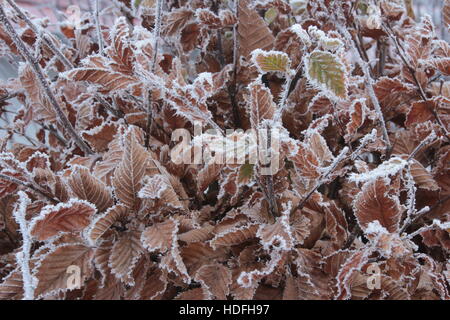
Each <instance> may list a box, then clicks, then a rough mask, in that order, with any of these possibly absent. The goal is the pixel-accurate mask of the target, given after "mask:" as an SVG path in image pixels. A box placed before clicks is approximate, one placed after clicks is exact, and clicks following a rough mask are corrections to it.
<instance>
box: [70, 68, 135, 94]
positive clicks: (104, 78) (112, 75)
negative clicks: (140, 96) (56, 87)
mask: <svg viewBox="0 0 450 320" xmlns="http://www.w3.org/2000/svg"><path fill="white" fill-rule="evenodd" d="M66 77H67V79H69V80H74V81H87V82H89V83H92V84H96V85H99V86H101V90H102V92H110V91H116V90H121V89H127V88H130V87H131V86H134V85H137V84H138V83H139V80H138V79H137V78H135V77H133V76H129V75H126V74H123V73H120V72H116V71H112V70H109V69H100V68H79V69H73V70H71V71H69V72H68V73H67V75H66Z"/></svg>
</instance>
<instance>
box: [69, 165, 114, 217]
mask: <svg viewBox="0 0 450 320" xmlns="http://www.w3.org/2000/svg"><path fill="white" fill-rule="evenodd" d="M68 182H69V185H70V187H71V189H72V191H73V192H74V193H75V194H76V195H77V197H78V198H80V199H82V200H87V201H89V202H91V203H93V204H95V206H96V207H97V208H98V210H99V211H105V210H106V209H108V208H109V207H111V206H112V204H113V199H112V194H111V191H110V190H109V189H108V188H107V187H106V186H105V185H104V184H103V183H102V182H101V181H100V180H98V179H97V178H95V177H94V176H93V175H91V173H90V172H89V170H88V169H87V168H85V167H81V166H77V167H75V168H74V170H73V172H72V174H71V175H70V177H69V179H68Z"/></svg>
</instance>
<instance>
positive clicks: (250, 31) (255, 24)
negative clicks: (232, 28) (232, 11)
mask: <svg viewBox="0 0 450 320" xmlns="http://www.w3.org/2000/svg"><path fill="white" fill-rule="evenodd" d="M251 5H252V3H251V1H249V0H241V1H239V7H238V34H239V53H240V55H242V56H244V57H246V58H249V57H250V54H251V53H252V51H253V50H255V49H262V50H270V49H272V47H273V44H274V42H275V37H274V36H273V35H272V32H271V31H270V29H269V27H268V26H267V24H266V22H265V21H264V19H263V18H262V17H261V16H260V15H259V14H258V12H257V11H256V10H255V9H253V8H251Z"/></svg>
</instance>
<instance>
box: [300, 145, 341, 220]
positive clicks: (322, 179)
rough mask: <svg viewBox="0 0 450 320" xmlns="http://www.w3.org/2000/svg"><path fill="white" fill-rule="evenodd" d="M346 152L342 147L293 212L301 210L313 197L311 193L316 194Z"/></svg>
mask: <svg viewBox="0 0 450 320" xmlns="http://www.w3.org/2000/svg"><path fill="white" fill-rule="evenodd" d="M348 151H349V148H348V147H344V149H342V151H341V153H340V154H339V155H338V156H337V157H336V159H335V160H334V162H333V163H332V164H331V165H330V166H329V167H328V170H327V171H326V172H325V174H323V175H322V176H321V177H320V179H319V181H317V183H316V185H315V186H314V187H313V188H312V189H311V190H310V191H309V192H308V193H307V195H306V196H305V197H304V198H303V199H302V201H300V203H299V204H298V205H297V206H296V207H295V209H294V212H295V211H297V210H300V209H302V208H303V206H304V205H305V203H306V201H308V199H309V198H310V197H311V196H312V195H313V193H314V192H316V190H317V189H319V187H320V186H321V185H323V184H324V183H325V181H326V180H327V179H328V176H329V175H330V174H331V173H333V171H334V170H335V169H336V168H337V166H338V165H339V164H340V163H341V162H342V160H343V159H344V158H345V156H346V154H347V153H348Z"/></svg>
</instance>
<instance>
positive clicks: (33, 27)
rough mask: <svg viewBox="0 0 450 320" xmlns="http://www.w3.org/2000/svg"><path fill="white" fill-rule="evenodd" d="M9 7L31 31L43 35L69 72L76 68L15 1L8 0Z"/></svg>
mask: <svg viewBox="0 0 450 320" xmlns="http://www.w3.org/2000/svg"><path fill="white" fill-rule="evenodd" d="M6 1H7V2H8V3H9V5H10V6H11V7H12V8H13V9H14V11H16V13H17V15H18V16H19V18H20V19H22V20H23V21H25V23H26V24H27V25H28V26H29V27H30V29H31V30H33V32H34V33H35V34H36V36H37V35H39V34H41V35H42V36H41V40H42V41H43V42H44V43H45V44H46V45H47V46H48V47H49V48H50V50H51V51H52V52H53V54H55V55H56V56H58V58H59V59H60V60H61V62H62V63H63V64H64V66H65V68H66V69H67V70H70V69H72V68H74V66H73V64H72V62H70V61H69V59H67V58H66V56H65V55H64V54H63V53H62V52H61V51H60V50H59V49H58V48H57V47H56V46H55V44H54V43H53V41H52V40H51V37H50V36H49V35H48V34H47V33H46V31H45V30H44V29H40V28H38V27H37V26H36V25H35V24H34V23H33V22H32V21H31V20H30V19H29V18H28V17H27V16H26V15H25V13H24V12H23V11H22V10H21V9H20V8H19V7H18V6H17V4H16V3H15V2H14V0H6Z"/></svg>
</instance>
